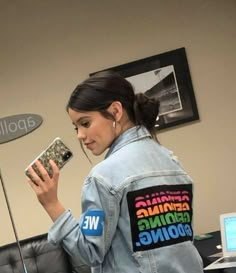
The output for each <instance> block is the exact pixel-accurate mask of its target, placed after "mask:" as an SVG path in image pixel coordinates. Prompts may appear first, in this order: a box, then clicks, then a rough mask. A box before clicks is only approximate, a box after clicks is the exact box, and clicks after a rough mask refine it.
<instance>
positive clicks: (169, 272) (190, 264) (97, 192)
mask: <svg viewBox="0 0 236 273" xmlns="http://www.w3.org/2000/svg"><path fill="white" fill-rule="evenodd" d="M192 199H193V196H192V179H191V178H190V177H189V176H188V175H187V173H186V172H185V171H184V170H183V168H182V167H181V165H180V164H179V162H178V160H177V159H176V158H175V157H174V156H173V154H172V153H171V152H170V151H169V150H168V149H166V148H164V147H163V146H161V145H159V144H158V143H156V142H155V141H154V140H152V138H151V137H150V134H149V133H148V131H147V130H146V129H145V128H143V127H134V128H131V129H129V130H127V131H126V132H124V133H123V134H122V135H121V136H120V137H119V138H118V139H116V141H115V142H114V143H113V144H112V146H111V147H110V149H109V151H108V153H107V155H106V157H105V159H104V160H103V161H102V162H100V163H99V164H97V165H96V166H95V167H94V168H93V169H92V171H91V172H90V174H89V175H88V176H87V178H86V180H85V182H84V185H83V190H82V215H81V218H80V220H77V219H75V218H74V217H73V215H72V213H71V211H70V210H67V211H66V212H65V213H64V214H63V215H61V216H60V217H59V218H58V219H57V220H56V221H55V223H54V224H53V226H52V227H51V229H50V230H49V234H48V239H49V241H51V242H52V243H53V244H62V245H63V247H64V248H65V250H66V251H67V252H68V253H69V254H70V255H71V256H72V257H73V259H74V261H75V263H76V257H80V259H82V260H83V261H84V262H85V263H86V264H88V265H90V266H91V267H92V272H94V273H111V272H114V273H138V272H139V273H144V272H145V273H202V272H203V267H202V260H201V258H200V256H199V254H198V252H197V250H196V248H195V247H194V245H193V243H192V239H193V231H192Z"/></svg>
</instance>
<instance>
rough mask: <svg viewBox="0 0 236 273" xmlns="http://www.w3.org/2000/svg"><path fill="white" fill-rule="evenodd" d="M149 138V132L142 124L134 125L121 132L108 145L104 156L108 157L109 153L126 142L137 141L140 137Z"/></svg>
mask: <svg viewBox="0 0 236 273" xmlns="http://www.w3.org/2000/svg"><path fill="white" fill-rule="evenodd" d="M147 137H149V138H151V134H150V133H149V132H148V130H147V129H146V128H145V127H144V126H134V127H132V128H130V129H128V130H126V131H125V132H123V133H122V134H121V135H120V136H119V137H118V138H116V139H115V141H114V142H113V143H112V145H111V146H110V149H109V150H108V152H107V154H106V156H105V158H107V157H109V156H110V155H111V154H113V153H114V152H116V151H117V150H119V149H120V148H122V147H123V146H126V145H127V144H129V143H131V142H134V141H137V140H139V139H142V138H147Z"/></svg>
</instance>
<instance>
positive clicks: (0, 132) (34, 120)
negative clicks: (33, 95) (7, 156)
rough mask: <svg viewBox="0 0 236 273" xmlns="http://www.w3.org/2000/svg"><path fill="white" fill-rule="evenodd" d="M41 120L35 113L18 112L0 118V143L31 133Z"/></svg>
mask: <svg viewBox="0 0 236 273" xmlns="http://www.w3.org/2000/svg"><path fill="white" fill-rule="evenodd" d="M42 122H43V119H42V117H41V116H40V115H36V114H20V115H13V116H8V117H4V118H0V144H1V143H4V142H8V141H11V140H14V139H16V138H19V137H22V136H24V135H26V134H29V133H31V132H32V131H33V130H35V129H36V128H38V127H39V126H40V125H41V123H42Z"/></svg>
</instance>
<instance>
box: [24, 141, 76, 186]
mask: <svg viewBox="0 0 236 273" xmlns="http://www.w3.org/2000/svg"><path fill="white" fill-rule="evenodd" d="M72 156H73V154H72V152H71V150H70V149H69V148H68V147H67V146H66V145H65V144H64V143H63V142H62V140H61V139H60V138H59V137H57V138H55V139H54V140H53V142H52V143H51V144H50V145H49V146H48V147H47V148H46V149H45V150H44V151H43V152H42V153H41V154H40V155H39V156H38V157H37V158H36V159H35V160H34V161H33V162H32V163H31V164H30V165H29V166H28V167H27V168H26V169H25V174H26V175H27V176H28V177H29V178H30V179H31V180H32V181H33V182H35V181H34V179H33V177H32V176H31V174H30V173H29V171H28V169H29V167H30V166H32V167H33V169H34V171H35V172H36V173H37V175H38V176H39V177H40V178H41V179H42V180H43V178H42V176H41V173H40V171H39V170H38V168H37V167H36V165H35V161H37V160H39V161H40V162H41V164H42V165H43V166H44V168H45V169H46V170H47V172H48V173H49V176H50V177H52V175H53V170H52V167H51V165H50V163H49V160H50V159H52V160H53V161H54V162H55V163H56V164H57V166H58V168H59V169H61V168H62V167H63V166H64V165H65V164H66V163H67V162H68V161H69V160H70V159H71V158H72Z"/></svg>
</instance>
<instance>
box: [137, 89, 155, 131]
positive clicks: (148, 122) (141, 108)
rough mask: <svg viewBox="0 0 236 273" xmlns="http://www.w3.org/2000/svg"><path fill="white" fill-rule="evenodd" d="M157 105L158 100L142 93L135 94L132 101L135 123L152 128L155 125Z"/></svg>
mask: <svg viewBox="0 0 236 273" xmlns="http://www.w3.org/2000/svg"><path fill="white" fill-rule="evenodd" d="M159 107H160V102H159V100H157V99H155V98H151V97H148V96H146V95H145V94H143V93H138V94H136V95H135V101H134V113H135V120H136V124H137V125H144V126H145V127H146V128H147V129H149V130H151V129H153V128H154V127H155V125H156V119H157V117H158V114H159Z"/></svg>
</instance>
